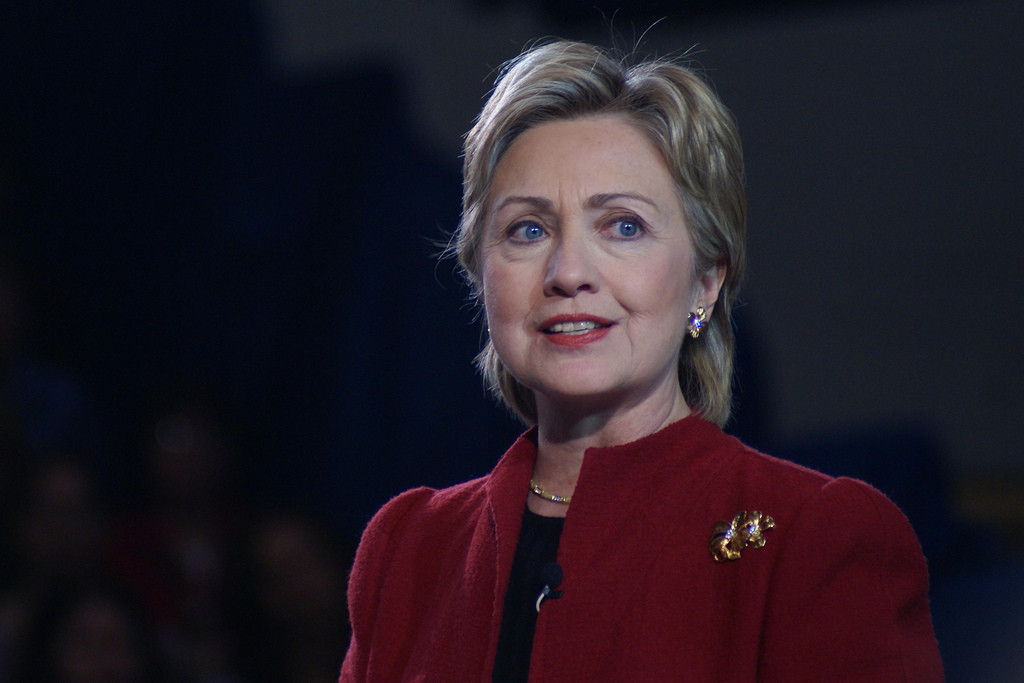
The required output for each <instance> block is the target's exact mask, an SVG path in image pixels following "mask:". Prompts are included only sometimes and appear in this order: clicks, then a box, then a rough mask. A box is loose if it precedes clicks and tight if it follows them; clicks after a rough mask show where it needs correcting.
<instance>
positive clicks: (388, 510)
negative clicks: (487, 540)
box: [360, 478, 487, 551]
mask: <svg viewBox="0 0 1024 683" xmlns="http://www.w3.org/2000/svg"><path fill="white" fill-rule="evenodd" d="M486 481H487V480H486V478H480V479H473V480H471V481H467V482H464V483H461V484H457V485H455V486H451V487H448V488H444V489H433V488H427V487H420V488H415V489H410V490H408V491H405V492H403V493H400V494H398V495H397V496H395V497H394V498H392V499H391V500H389V501H388V502H387V503H385V504H384V506H383V507H381V509H380V510H378V511H377V513H376V514H375V515H374V516H373V518H372V519H371V520H370V522H369V524H367V526H366V530H365V531H364V532H363V538H362V540H361V541H360V550H361V551H368V550H371V549H373V548H377V547H380V546H382V545H387V544H388V543H389V542H393V541H394V540H395V539H396V537H400V536H402V535H405V534H408V533H413V534H417V533H420V534H421V533H425V532H428V531H429V530H431V529H434V528H437V527H444V526H447V525H448V524H449V523H450V522H452V521H457V520H460V519H461V520H464V519H465V515H466V513H467V512H468V511H469V510H472V509H479V508H480V506H481V505H483V504H484V502H485V499H486V492H485V483H486Z"/></svg>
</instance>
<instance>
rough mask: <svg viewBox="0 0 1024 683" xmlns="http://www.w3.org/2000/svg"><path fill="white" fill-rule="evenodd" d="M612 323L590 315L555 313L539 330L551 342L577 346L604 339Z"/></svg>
mask: <svg viewBox="0 0 1024 683" xmlns="http://www.w3.org/2000/svg"><path fill="white" fill-rule="evenodd" d="M612 324H613V323H612V321H611V320H606V319H605V318H599V317H596V316H592V315H580V314H576V315H556V316H554V317H552V318H548V319H547V320H545V321H544V322H543V323H542V324H541V326H540V331H541V332H542V333H543V334H544V338H545V339H547V340H548V341H550V342H551V343H552V344H557V345H559V346H570V347H578V346H584V345H586V344H590V343H592V342H596V341H598V340H601V339H604V337H605V336H606V335H607V334H608V330H609V329H611V326H612Z"/></svg>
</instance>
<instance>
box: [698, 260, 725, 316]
mask: <svg viewBox="0 0 1024 683" xmlns="http://www.w3.org/2000/svg"><path fill="white" fill-rule="evenodd" d="M725 274H726V267H725V264H724V263H719V264H717V265H716V266H714V267H712V268H709V269H708V270H707V271H706V272H704V273H703V274H702V275H698V277H697V284H696V287H694V292H693V295H694V302H695V305H696V306H703V307H704V310H705V311H706V312H707V316H708V318H710V317H711V314H712V313H713V312H714V310H715V303H716V302H717V301H718V293H719V292H720V291H721V289H722V283H724V282H725Z"/></svg>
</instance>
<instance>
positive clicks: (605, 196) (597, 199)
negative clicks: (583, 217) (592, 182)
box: [586, 192, 658, 209]
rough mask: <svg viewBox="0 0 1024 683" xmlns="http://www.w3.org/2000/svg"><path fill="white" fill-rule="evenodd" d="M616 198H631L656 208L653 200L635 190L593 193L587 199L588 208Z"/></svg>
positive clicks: (607, 202)
mask: <svg viewBox="0 0 1024 683" xmlns="http://www.w3.org/2000/svg"><path fill="white" fill-rule="evenodd" d="M618 199H633V200H636V201H638V202H643V203H644V204H647V205H648V206H650V207H652V208H655V209H657V208H658V205H657V204H655V203H654V200H652V199H648V198H647V197H645V196H643V195H642V194H637V193H636V192H606V193H602V194H595V195H594V196H593V197H590V198H589V199H587V204H586V205H587V207H588V208H600V207H602V206H604V205H605V204H610V203H612V202H614V201H616V200H618Z"/></svg>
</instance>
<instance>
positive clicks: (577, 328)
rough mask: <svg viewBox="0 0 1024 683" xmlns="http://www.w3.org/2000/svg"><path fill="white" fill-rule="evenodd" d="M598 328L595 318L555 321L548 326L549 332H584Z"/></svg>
mask: <svg viewBox="0 0 1024 683" xmlns="http://www.w3.org/2000/svg"><path fill="white" fill-rule="evenodd" d="M596 329H597V323H596V322H594V321H593V320H573V321H572V322H566V323H555V324H554V325H552V326H551V327H549V328H548V332H550V333H552V334H559V333H561V334H583V333H584V332H589V331H590V330H596Z"/></svg>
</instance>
